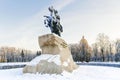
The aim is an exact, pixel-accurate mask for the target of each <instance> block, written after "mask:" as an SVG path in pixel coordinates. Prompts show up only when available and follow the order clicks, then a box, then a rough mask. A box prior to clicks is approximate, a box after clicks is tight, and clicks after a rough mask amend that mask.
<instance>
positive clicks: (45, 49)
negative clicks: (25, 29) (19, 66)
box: [23, 34, 78, 74]
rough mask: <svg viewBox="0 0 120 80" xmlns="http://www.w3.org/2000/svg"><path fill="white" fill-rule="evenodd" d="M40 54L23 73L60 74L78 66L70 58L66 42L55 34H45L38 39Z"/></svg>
mask: <svg viewBox="0 0 120 80" xmlns="http://www.w3.org/2000/svg"><path fill="white" fill-rule="evenodd" d="M38 42H39V45H40V48H41V49H42V55H41V56H39V57H36V58H35V59H34V60H32V61H31V62H30V63H29V64H28V65H27V66H25V68H24V69H23V73H37V72H39V73H48V74H61V73H62V72H63V71H64V70H65V71H68V72H72V71H73V70H74V69H76V68H77V67H78V66H77V65H76V64H75V63H74V61H73V59H72V55H71V52H70V50H69V48H68V45H67V43H66V42H65V41H64V40H63V39H62V38H60V37H59V36H57V35H55V34H46V35H43V36H40V37H39V39H38Z"/></svg>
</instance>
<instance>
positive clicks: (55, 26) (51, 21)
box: [44, 6, 63, 36]
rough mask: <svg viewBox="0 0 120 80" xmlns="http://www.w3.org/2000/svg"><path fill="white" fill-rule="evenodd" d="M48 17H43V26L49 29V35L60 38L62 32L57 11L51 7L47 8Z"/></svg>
mask: <svg viewBox="0 0 120 80" xmlns="http://www.w3.org/2000/svg"><path fill="white" fill-rule="evenodd" d="M48 10H49V12H50V15H49V16H44V17H45V20H44V24H45V26H46V27H49V28H50V30H51V33H55V34H57V35H58V36H61V32H63V28H62V25H61V24H60V16H59V15H58V11H57V10H55V9H54V8H53V6H51V7H49V8H48Z"/></svg>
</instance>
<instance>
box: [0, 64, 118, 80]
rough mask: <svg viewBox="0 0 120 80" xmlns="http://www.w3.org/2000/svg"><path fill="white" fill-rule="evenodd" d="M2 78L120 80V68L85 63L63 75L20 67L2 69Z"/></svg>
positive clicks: (28, 79)
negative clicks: (24, 72) (26, 69)
mask: <svg viewBox="0 0 120 80" xmlns="http://www.w3.org/2000/svg"><path fill="white" fill-rule="evenodd" d="M0 80H120V68H114V67H102V66H87V65H84V66H79V68H78V69H76V70H74V71H73V72H72V73H68V72H65V71H64V72H63V73H62V74H61V75H56V74H52V75H49V74H38V73H37V74H29V73H27V74H23V73H22V68H18V69H8V70H0Z"/></svg>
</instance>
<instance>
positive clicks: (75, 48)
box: [69, 33, 120, 62]
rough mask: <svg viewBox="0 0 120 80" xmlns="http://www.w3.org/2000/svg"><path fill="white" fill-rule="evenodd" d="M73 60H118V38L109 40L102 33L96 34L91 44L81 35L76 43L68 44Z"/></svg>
mask: <svg viewBox="0 0 120 80" xmlns="http://www.w3.org/2000/svg"><path fill="white" fill-rule="evenodd" d="M69 47H70V50H71V53H72V56H73V59H74V61H82V62H83V61H86V62H89V61H101V62H105V61H116V62H118V61H120V39H117V40H115V41H110V39H109V37H108V36H107V35H105V34H104V33H100V34H98V36H97V38H96V42H95V43H93V44H92V45H91V46H89V45H88V42H87V40H86V39H85V38H84V37H82V39H81V40H80V42H79V43H78V44H70V45H69Z"/></svg>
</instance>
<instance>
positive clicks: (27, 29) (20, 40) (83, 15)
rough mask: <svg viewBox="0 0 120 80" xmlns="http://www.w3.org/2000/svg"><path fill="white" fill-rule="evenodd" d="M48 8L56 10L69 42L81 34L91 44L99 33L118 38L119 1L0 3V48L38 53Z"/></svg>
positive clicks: (5, 0)
mask: <svg viewBox="0 0 120 80" xmlns="http://www.w3.org/2000/svg"><path fill="white" fill-rule="evenodd" d="M51 5H53V6H54V8H56V9H57V10H58V11H59V14H60V16H61V24H62V25H63V29H64V32H63V33H62V38H64V39H65V40H66V41H67V42H68V43H78V42H79V41H80V39H81V37H82V36H83V35H84V36H85V38H86V39H87V40H88V42H89V44H92V43H93V42H95V40H96V37H97V34H98V33H105V34H106V35H108V36H109V37H110V39H111V40H115V39H117V38H120V30H119V29H120V28H119V27H120V0H0V46H13V47H18V48H25V49H31V50H38V49H39V45H38V36H40V35H43V34H47V33H50V30H49V28H46V27H45V26H44V24H43V20H44V18H43V15H48V14H49V11H48V9H47V8H48V7H49V6H51Z"/></svg>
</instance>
